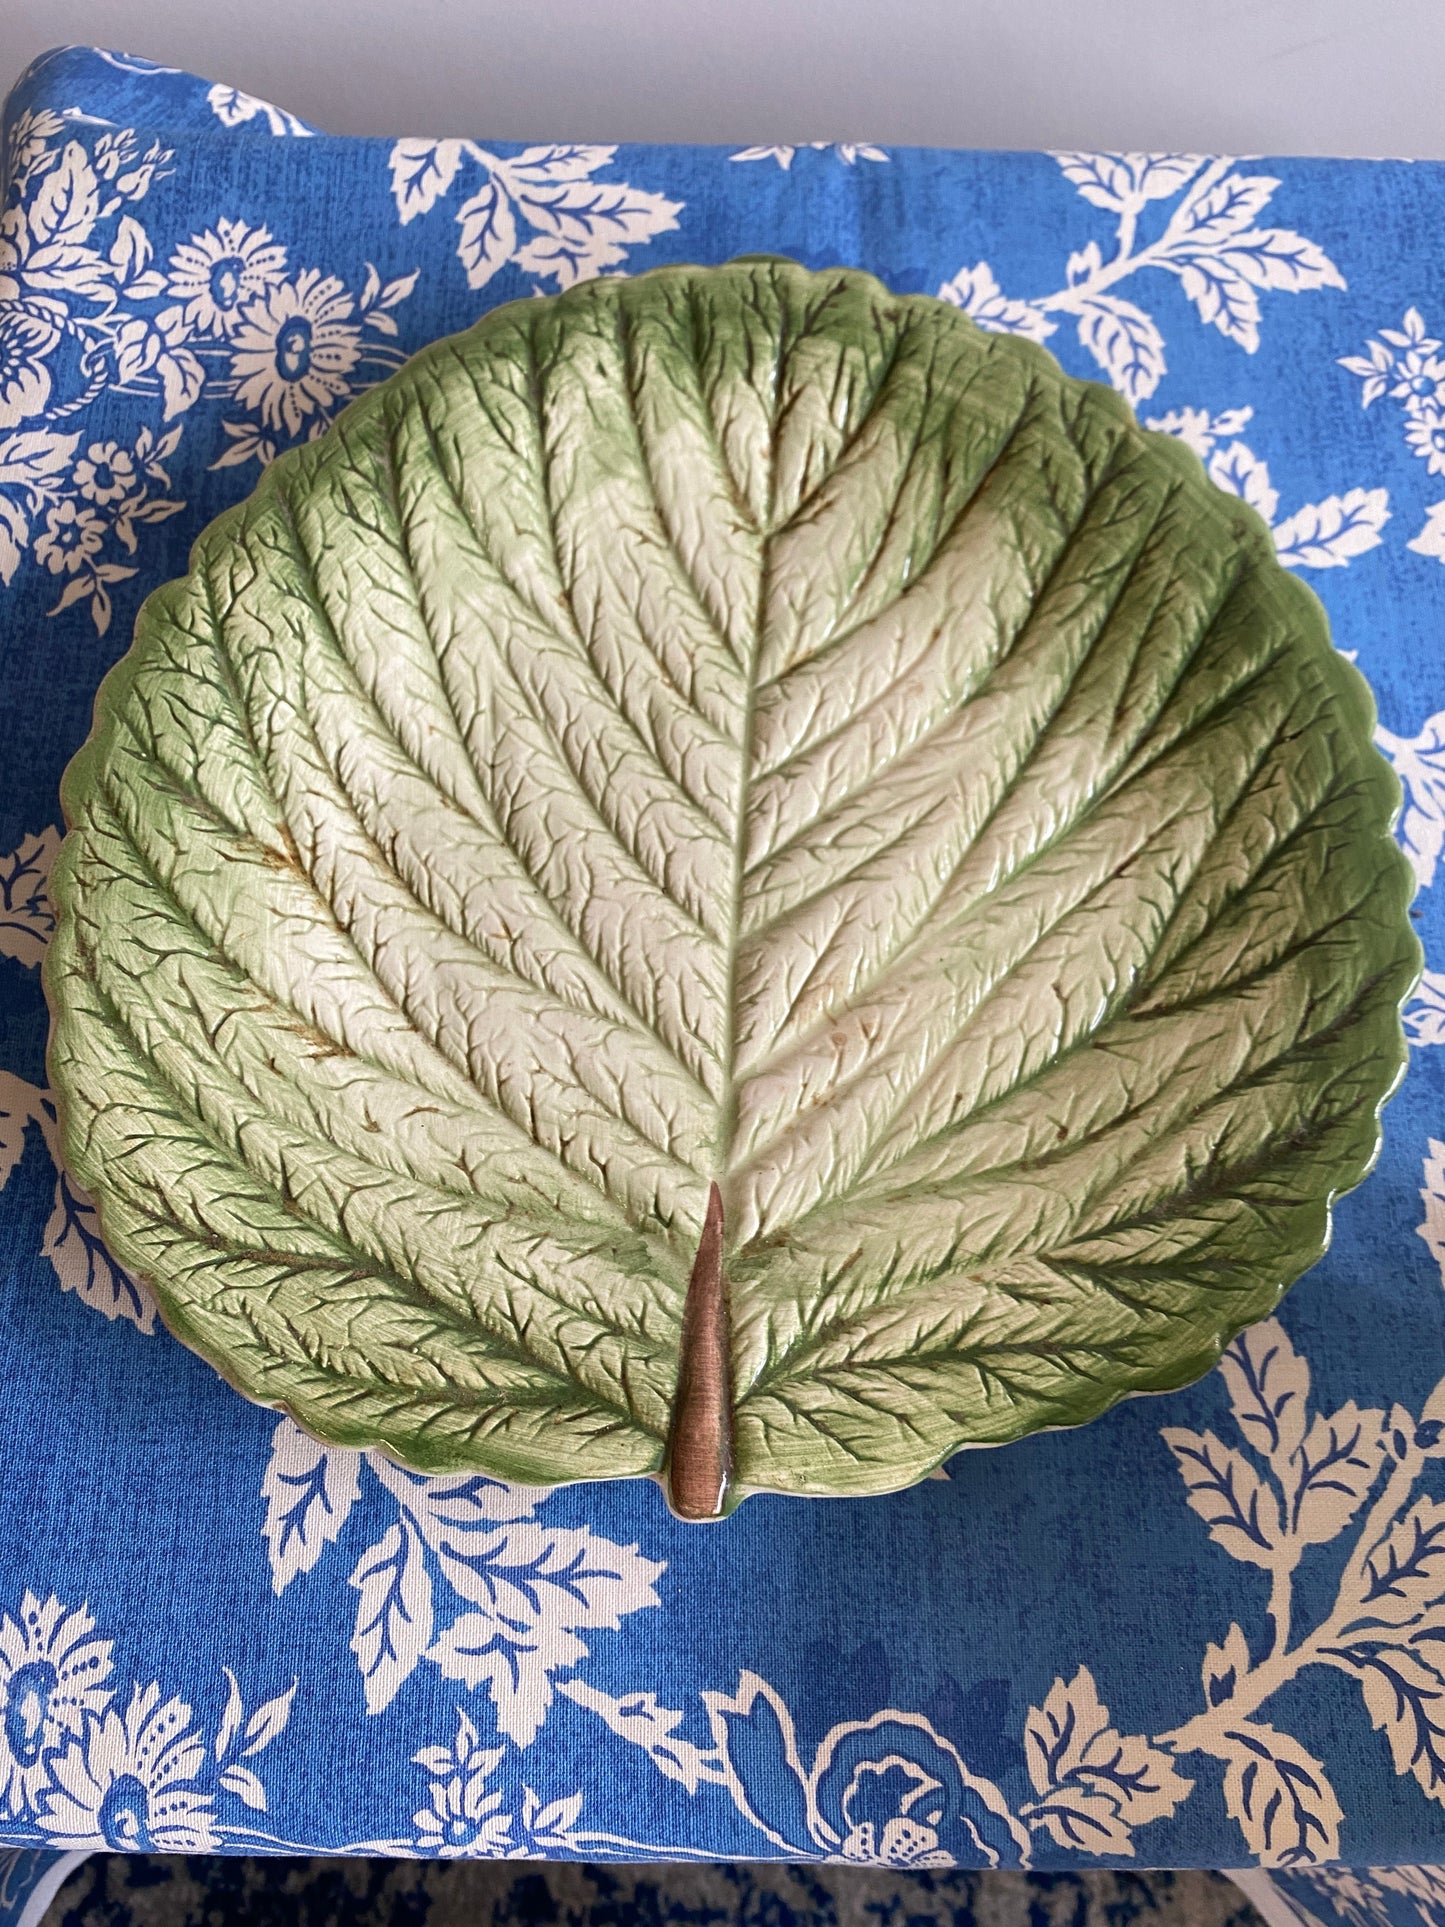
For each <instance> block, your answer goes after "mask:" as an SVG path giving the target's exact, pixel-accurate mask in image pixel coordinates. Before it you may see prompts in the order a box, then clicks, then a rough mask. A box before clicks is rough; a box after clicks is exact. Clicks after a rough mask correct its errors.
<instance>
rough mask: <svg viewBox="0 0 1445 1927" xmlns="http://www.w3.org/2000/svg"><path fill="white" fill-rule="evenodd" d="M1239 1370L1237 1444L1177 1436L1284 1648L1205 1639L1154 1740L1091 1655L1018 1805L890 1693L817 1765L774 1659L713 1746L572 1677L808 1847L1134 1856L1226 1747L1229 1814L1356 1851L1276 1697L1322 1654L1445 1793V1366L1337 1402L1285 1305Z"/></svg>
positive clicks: (1217, 1537) (729, 1698)
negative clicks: (1331, 1570)
mask: <svg viewBox="0 0 1445 1927" xmlns="http://www.w3.org/2000/svg"><path fill="white" fill-rule="evenodd" d="M1431 1149H1432V1154H1433V1165H1432V1167H1431V1169H1430V1170H1429V1171H1427V1176H1428V1177H1430V1180H1431V1184H1432V1186H1433V1189H1434V1192H1435V1194H1436V1202H1437V1204H1438V1205H1439V1207H1440V1209H1439V1215H1438V1217H1437V1218H1436V1220H1435V1225H1434V1234H1433V1235H1435V1236H1436V1238H1437V1239H1438V1245H1439V1248H1437V1250H1436V1255H1437V1257H1442V1258H1445V1145H1432V1147H1431ZM1428 1202H1429V1198H1428V1196H1427V1203H1428ZM1426 1235H1427V1236H1429V1235H1432V1234H1431V1233H1430V1232H1429V1231H1427V1232H1426ZM1221 1373H1222V1381H1223V1386H1224V1389H1225V1391H1226V1392H1227V1394H1228V1397H1229V1403H1230V1410H1231V1414H1232V1417H1233V1420H1234V1424H1235V1427H1236V1430H1237V1432H1238V1436H1239V1440H1240V1443H1239V1444H1238V1445H1235V1444H1231V1443H1228V1442H1227V1441H1225V1440H1224V1439H1221V1438H1220V1437H1218V1436H1217V1435H1216V1434H1215V1433H1213V1432H1208V1431H1206V1432H1194V1431H1190V1430H1187V1429H1185V1428H1181V1427H1166V1428H1165V1429H1164V1431H1163V1432H1162V1434H1161V1436H1162V1437H1163V1439H1164V1441H1165V1443H1166V1444H1167V1445H1168V1446H1169V1447H1170V1449H1171V1450H1172V1451H1173V1453H1174V1455H1175V1458H1176V1461H1177V1463H1178V1465H1179V1469H1180V1471H1181V1473H1182V1474H1183V1477H1184V1483H1185V1489H1186V1493H1187V1497H1188V1503H1189V1505H1190V1507H1191V1508H1192V1510H1193V1511H1194V1512H1196V1513H1197V1514H1198V1515H1199V1517H1200V1518H1201V1519H1202V1520H1203V1521H1204V1523H1205V1525H1206V1526H1207V1527H1208V1529H1209V1535H1210V1538H1211V1539H1212V1540H1213V1542H1214V1543H1215V1544H1216V1545H1217V1546H1218V1547H1219V1548H1220V1549H1221V1550H1222V1551H1224V1552H1225V1553H1227V1554H1228V1555H1229V1556H1230V1557H1231V1558H1234V1559H1237V1560H1240V1561H1242V1562H1244V1563H1245V1564H1246V1565H1249V1566H1252V1567H1254V1568H1256V1569H1258V1570H1259V1571H1261V1572H1262V1573H1264V1574H1267V1575H1268V1577H1269V1582H1270V1583H1269V1598H1268V1609H1267V1611H1268V1621H1269V1626H1270V1638H1269V1640H1268V1642H1267V1647H1266V1650H1264V1651H1263V1652H1260V1651H1258V1650H1256V1649H1255V1648H1254V1647H1253V1646H1252V1645H1251V1643H1250V1641H1249V1639H1248V1638H1247V1637H1246V1635H1245V1633H1244V1631H1243V1630H1242V1628H1241V1627H1239V1626H1237V1625H1235V1626H1231V1627H1230V1628H1229V1629H1228V1631H1227V1633H1226V1634H1225V1636H1224V1638H1223V1640H1222V1641H1221V1643H1220V1644H1219V1645H1217V1646H1215V1645H1210V1646H1209V1647H1208V1648H1207V1649H1206V1651H1205V1653H1204V1657H1203V1663H1202V1668H1201V1679H1202V1687H1203V1699H1204V1710H1203V1711H1202V1712H1200V1713H1198V1714H1196V1715H1195V1716H1193V1717H1192V1718H1190V1719H1188V1720H1186V1721H1185V1722H1184V1723H1183V1724H1182V1725H1180V1726H1176V1727H1174V1728H1173V1729H1172V1730H1171V1731H1169V1732H1165V1733H1161V1734H1157V1735H1155V1736H1154V1737H1153V1738H1152V1739H1149V1738H1145V1737H1144V1736H1142V1735H1138V1734H1132V1735H1131V1734H1126V1733H1121V1732H1120V1731H1119V1730H1118V1729H1117V1728H1116V1727H1115V1725H1114V1723H1113V1720H1112V1718H1111V1715H1110V1713H1109V1709H1108V1708H1107V1707H1106V1706H1105V1705H1104V1704H1103V1703H1102V1702H1101V1700H1100V1697H1099V1692H1098V1688H1097V1686H1096V1685H1095V1682H1094V1679H1093V1676H1092V1674H1091V1673H1090V1672H1089V1670H1088V1668H1087V1667H1084V1666H1080V1667H1079V1668H1078V1670H1077V1671H1076V1672H1075V1674H1074V1677H1073V1678H1072V1679H1071V1680H1069V1681H1067V1682H1065V1680H1063V1679H1062V1678H1060V1679H1056V1680H1055V1681H1054V1684H1053V1686H1052V1688H1051V1689H1050V1691H1049V1693H1048V1695H1047V1696H1046V1698H1045V1699H1044V1702H1043V1704H1042V1705H1041V1706H1034V1707H1030V1708H1029V1710H1028V1713H1027V1715H1026V1717H1025V1721H1024V1743H1025V1755H1026V1760H1027V1765H1028V1772H1029V1778H1030V1781H1031V1782H1032V1785H1033V1789H1034V1797H1033V1798H1031V1799H1030V1800H1028V1801H1026V1802H1025V1803H1024V1804H1023V1805H1021V1806H1020V1807H1019V1808H1018V1809H1017V1811H1010V1809H1009V1807H1008V1805H1007V1803H1006V1802H1005V1800H1004V1798H1003V1795H1002V1794H1001V1792H1000V1791H999V1789H998V1788H997V1787H996V1786H993V1785H992V1784H991V1783H990V1782H988V1781H986V1780H984V1779H982V1778H981V1777H980V1776H978V1775H977V1774H975V1773H973V1772H971V1771H970V1769H969V1768H968V1767H967V1766H966V1765H965V1764H964V1762H963V1760H962V1757H961V1756H960V1755H959V1753H958V1751H957V1749H956V1748H954V1747H953V1746H952V1744H951V1743H950V1742H949V1741H948V1740H947V1739H946V1738H944V1737H943V1736H942V1735H941V1734H939V1733H938V1732H937V1731H936V1729H935V1728H934V1727H933V1726H932V1725H931V1724H930V1723H929V1722H928V1721H927V1720H925V1719H923V1718H922V1717H921V1716H920V1715H918V1714H910V1713H905V1712H901V1711H899V1710H897V1709H893V1708H890V1709H886V1710H884V1711H882V1712H879V1713H877V1714H875V1715H874V1716H873V1717H872V1719H870V1720H865V1721H851V1722H846V1723H844V1724H843V1725H841V1726H838V1727H835V1728H834V1729H833V1731H832V1732H831V1733H830V1734H829V1735H828V1736H827V1738H826V1739H825V1740H824V1742H823V1744H822V1746H821V1747H820V1748H819V1750H818V1753H817V1754H816V1755H815V1757H814V1759H813V1761H812V1763H811V1764H810V1765H805V1764H804V1762H803V1760H802V1758H801V1756H800V1754H799V1751H798V1747H797V1742H796V1738H795V1734H794V1728H793V1721H792V1716H791V1714H790V1712H789V1710H788V1708H787V1706H786V1705H785V1703H784V1702H783V1700H782V1699H781V1698H780V1696H779V1695H778V1694H777V1693H776V1691H775V1690H774V1689H773V1688H772V1687H771V1686H769V1685H768V1684H767V1682H766V1681H764V1680H762V1679H761V1678H759V1677H758V1676H757V1675H755V1674H747V1673H745V1674H744V1675H743V1677H742V1679H741V1680H740V1682H739V1684H738V1687H737V1689H736V1691H735V1692H733V1693H731V1694H722V1693H716V1692H705V1693H704V1694H703V1695H702V1700H703V1705H704V1710H705V1712H706V1714H707V1719H708V1724H709V1727H710V1729H711V1744H710V1745H708V1744H705V1743H699V1741H697V1740H695V1739H689V1738H688V1737H687V1736H686V1733H685V1732H682V1731H680V1730H679V1729H682V1728H684V1727H685V1726H686V1725H687V1724H688V1716H687V1714H686V1712H685V1711H684V1710H682V1709H674V1708H671V1707H666V1706H662V1705H660V1704H659V1703H658V1701H657V1698H656V1696H655V1695H654V1694H652V1693H650V1692H639V1693H635V1694H632V1695H623V1696H620V1697H618V1696H613V1695H609V1694H607V1693H603V1692H600V1691H599V1690H598V1689H596V1688H595V1687H593V1686H591V1685H590V1684H589V1683H588V1682H586V1681H581V1680H574V1681H564V1682H563V1683H562V1685H561V1687H560V1689H559V1690H560V1691H561V1692H562V1693H563V1694H565V1695H566V1697H567V1698H569V1699H571V1700H572V1701H573V1702H574V1703H575V1704H577V1705H578V1706H580V1707H582V1708H584V1709H585V1710H587V1711H589V1712H591V1713H593V1714H595V1715H596V1716H597V1717H598V1718H599V1719H600V1720H602V1722H603V1723H604V1724H605V1725H606V1726H607V1727H608V1728H609V1729H610V1730H611V1731H612V1732H613V1733H615V1734H617V1735H618V1737H619V1738H621V1739H624V1740H627V1741H628V1742H629V1743H630V1744H632V1745H633V1746H636V1747H637V1748H639V1749H640V1750H641V1751H642V1752H643V1753H644V1754H645V1755H646V1756H647V1757H648V1758H649V1759H650V1760H651V1761H652V1763H653V1765H654V1766H655V1767H656V1768H657V1770H658V1772H659V1773H660V1774H662V1775H663V1776H664V1777H665V1778H667V1779H671V1780H676V1781H679V1782H680V1783H682V1784H683V1785H684V1786H685V1787H686V1788H687V1790H688V1791H689V1792H690V1793H692V1794H694V1795H697V1794H700V1793H701V1792H702V1791H703V1790H704V1789H706V1788H707V1787H710V1786H721V1787H723V1788H725V1789H726V1790H727V1793H728V1794H729V1796H730V1797H731V1800H732V1803H733V1805H734V1807H735V1808H736V1810H737V1811H738V1812H739V1813H741V1814H742V1815H744V1817H745V1818H746V1819H747V1820H748V1821H749V1822H750V1823H751V1824H752V1825H753V1826H755V1827H756V1828H757V1829H758V1830H759V1831H760V1833H762V1834H763V1836H764V1837H765V1838H766V1839H767V1840H768V1841H769V1842H770V1843H771V1844H772V1845H773V1846H775V1847H780V1848H782V1849H784V1850H785V1851H786V1852H787V1853H788V1855H789V1856H790V1857H795V1858H799V1859H803V1858H808V1857H814V1858H816V1857H819V1855H825V1856H827V1857H831V1858H839V1857H841V1858H845V1859H847V1858H854V1857H856V1858H860V1859H867V1860H870V1861H872V1862H875V1863H876V1862H878V1861H883V1862H885V1863H886V1864H888V1865H895V1866H906V1865H912V1866H919V1867H922V1866H934V1865H938V1866H943V1865H952V1864H956V1863H958V1862H959V1861H960V1860H962V1861H963V1862H964V1863H965V1864H970V1865H976V1864H978V1861H979V1859H980V1858H984V1859H987V1860H989V1861H990V1862H991V1864H994V1865H998V1864H1003V1863H1008V1862H1017V1861H1022V1862H1023V1863H1024V1864H1027V1861H1028V1857H1029V1852H1030V1844H1031V1840H1032V1838H1033V1837H1034V1836H1035V1835H1039V1834H1042V1835H1044V1836H1046V1837H1047V1838H1048V1839H1049V1840H1051V1841H1052V1842H1053V1843H1054V1844H1055V1845H1057V1846H1060V1847H1063V1848H1066V1849H1067V1850H1069V1851H1071V1852H1074V1853H1083V1854H1100V1855H1103V1854H1108V1855H1113V1856H1116V1857H1128V1856H1131V1855H1133V1854H1134V1853H1135V1852H1136V1850H1137V1849H1136V1846H1135V1840H1134V1836H1135V1833H1136V1831H1137V1829H1138V1828H1139V1827H1141V1826H1143V1825H1146V1824H1148V1823H1149V1822H1152V1821H1155V1820H1160V1819H1165V1818H1167V1817H1169V1816H1170V1815H1171V1814H1173V1813H1174V1812H1175V1811H1176V1810H1177V1809H1178V1807H1179V1806H1180V1805H1181V1804H1182V1803H1183V1802H1184V1801H1185V1800H1187V1799H1188V1798H1189V1796H1190V1794H1191V1793H1192V1791H1193V1788H1194V1785H1195V1782H1194V1781H1193V1780H1191V1779H1186V1778H1184V1777H1183V1776H1182V1774H1181V1773H1180V1772H1179V1770H1178V1766H1177V1764H1176V1762H1178V1761H1182V1760H1184V1759H1187V1758H1188V1757H1189V1756H1191V1755H1202V1756H1204V1757H1205V1758H1206V1759H1213V1760H1217V1761H1218V1762H1220V1764H1221V1766H1222V1768H1223V1791H1224V1799H1225V1805H1226V1808H1227V1810H1228V1812H1229V1814H1230V1816H1231V1817H1232V1818H1233V1819H1234V1820H1235V1821H1236V1822H1237V1823H1238V1825H1239V1828H1240V1831H1241V1833H1242V1835H1243V1837H1244V1841H1245V1845H1246V1847H1247V1848H1248V1850H1249V1852H1250V1853H1251V1854H1252V1855H1254V1856H1255V1858H1256V1859H1257V1860H1258V1862H1259V1863H1260V1865H1262V1866H1266V1867H1302V1866H1310V1865H1314V1864H1317V1863H1319V1862H1322V1861H1328V1860H1331V1859H1334V1858H1337V1857H1338V1854H1339V1851H1340V1827H1341V1824H1342V1821H1343V1817H1344V1816H1343V1814H1342V1812H1341V1810H1340V1805H1339V1801H1338V1800H1337V1798H1336V1797H1335V1793H1334V1789H1333V1788H1332V1787H1331V1785H1330V1781H1329V1777H1328V1774H1327V1772H1326V1769H1325V1766H1324V1765H1323V1763H1322V1762H1321V1761H1319V1760H1317V1759H1315V1758H1314V1757H1313V1756H1312V1755H1311V1754H1310V1753H1309V1752H1308V1751H1307V1750H1306V1748H1305V1747H1303V1746H1302V1745H1301V1744H1300V1742H1299V1741H1298V1740H1296V1739H1295V1738H1294V1736H1293V1735H1292V1734H1290V1733H1287V1732H1284V1731H1281V1730H1280V1729H1278V1728H1275V1727H1273V1726H1270V1725H1268V1724H1267V1723H1266V1722H1265V1721H1264V1720H1263V1719H1262V1718H1261V1717H1260V1715H1261V1713H1262V1711H1263V1709H1264V1708H1265V1706H1266V1705H1267V1703H1268V1702H1269V1701H1270V1700H1271V1699H1272V1698H1273V1697H1274V1695H1275V1694H1277V1693H1278V1692H1279V1691H1280V1690H1281V1689H1282V1688H1283V1687H1284V1686H1286V1685H1288V1684H1289V1683H1290V1682H1291V1681H1293V1680H1295V1679H1297V1678H1298V1677H1299V1676H1300V1675H1301V1674H1302V1673H1303V1672H1304V1671H1305V1670H1306V1669H1307V1668H1309V1667H1312V1666H1322V1667H1329V1668H1331V1669H1332V1670H1335V1671H1338V1672H1343V1673H1344V1674H1346V1675H1347V1676H1348V1677H1349V1678H1351V1679H1352V1680H1354V1681H1355V1682H1356V1683H1357V1684H1358V1685H1359V1687H1360V1690H1361V1694H1362V1697H1363V1699H1364V1704H1365V1710H1366V1712H1367V1713H1368V1714H1369V1716H1370V1720H1371V1723H1372V1724H1373V1725H1374V1726H1375V1727H1376V1729H1377V1730H1379V1731H1381V1732H1382V1733H1383V1735H1384V1736H1385V1739H1386V1741H1387V1743H1388V1746H1389V1750H1390V1757H1391V1759H1392V1761H1393V1763H1394V1767H1395V1771H1396V1772H1397V1773H1399V1774H1402V1775H1404V1774H1410V1775H1413V1777H1414V1778H1415V1780H1416V1781H1417V1782H1418V1784H1419V1786H1420V1787H1421V1789H1422V1790H1423V1791H1424V1792H1425V1793H1426V1794H1427V1795H1428V1796H1429V1797H1430V1798H1431V1799H1433V1800H1437V1801H1439V1802H1441V1804H1445V1655H1442V1652H1441V1646H1442V1637H1441V1633H1440V1630H1439V1628H1440V1625H1441V1620H1442V1612H1445V1504H1442V1503H1441V1502H1439V1501H1437V1500H1435V1499H1434V1498H1432V1497H1430V1496H1429V1495H1428V1494H1422V1493H1421V1492H1420V1490H1419V1481H1420V1477H1421V1474H1422V1472H1423V1471H1424V1468H1425V1466H1426V1464H1427V1463H1428V1462H1430V1461H1432V1460H1435V1459H1439V1458H1445V1381H1442V1382H1441V1384H1440V1385H1438V1386H1437V1387H1436V1389H1435V1390H1434V1392H1433V1393H1432V1394H1431V1395H1430V1397H1429V1398H1428V1399H1427V1400H1426V1402H1425V1406H1424V1409H1423V1412H1422V1414H1421V1416H1420V1417H1419V1418H1418V1419H1417V1418H1416V1417H1414V1416H1413V1415H1412V1414H1411V1413H1410V1412H1408V1411H1406V1409H1405V1408H1404V1407H1403V1406H1402V1405H1399V1404H1396V1405H1395V1406H1393V1407H1392V1408H1391V1409H1390V1410H1389V1411H1388V1412H1387V1411H1385V1410H1383V1409H1380V1410H1373V1409H1362V1408H1360V1407H1359V1406H1357V1405H1356V1404H1355V1403H1354V1402H1353V1401H1350V1402H1348V1403H1346V1404H1345V1405H1343V1406H1341V1407H1340V1408H1339V1410H1338V1411H1335V1412H1320V1411H1317V1410H1315V1409H1313V1408H1312V1406H1311V1402H1310V1373H1309V1366H1308V1364H1307V1362H1306V1360H1305V1359H1304V1358H1303V1357H1302V1356H1301V1355H1300V1354H1299V1353H1298V1352H1297V1351H1296V1350H1295V1348H1294V1347H1293V1345H1292V1344H1291V1343H1290V1340H1289V1338H1288V1336H1287V1334H1286V1333H1285V1331H1284V1328H1283V1326H1282V1325H1281V1324H1280V1323H1279V1321H1278V1320H1277V1319H1273V1318H1271V1319H1266V1320H1265V1321H1264V1322H1263V1323H1262V1324H1260V1325H1256V1326H1255V1327H1253V1329H1252V1330H1250V1331H1247V1332H1245V1333H1244V1334H1243V1336H1242V1337H1240V1338H1238V1339H1236V1341H1235V1342H1234V1344H1233V1345H1231V1346H1230V1347H1229V1349H1228V1351H1227V1352H1226V1353H1225V1356H1224V1360H1223V1365H1222V1368H1221ZM1352 1529H1353V1533H1352V1537H1351V1539H1350V1541H1349V1543H1348V1545H1347V1549H1346V1551H1345V1554H1344V1559H1343V1563H1342V1566H1341V1568H1340V1572H1339V1578H1338V1582H1337V1587H1336V1593H1335V1598H1334V1602H1333V1604H1332V1605H1331V1606H1330V1608H1329V1610H1328V1611H1327V1612H1326V1614H1325V1615H1324V1617H1323V1618H1322V1619H1321V1620H1320V1621H1319V1623H1318V1624H1316V1625H1314V1626H1312V1627H1309V1628H1307V1629H1304V1630H1301V1629H1300V1628H1299V1627H1298V1626H1297V1625H1296V1623H1295V1608H1294V1577H1295V1574H1296V1571H1297V1570H1298V1567H1299V1564H1300V1561H1301V1558H1302V1557H1303V1555H1304V1554H1305V1552H1306V1551H1308V1550H1312V1549H1315V1548H1319V1547H1324V1546H1328V1545H1331V1544H1332V1543H1334V1542H1335V1541H1336V1540H1339V1539H1341V1538H1342V1537H1343V1536H1344V1535H1345V1534H1347V1533H1351V1531H1352ZM743 1732H746V1743H745V1744H739V1743H738V1741H739V1738H740V1736H741V1734H742V1733H743Z"/></svg>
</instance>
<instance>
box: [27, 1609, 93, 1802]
mask: <svg viewBox="0 0 1445 1927" xmlns="http://www.w3.org/2000/svg"><path fill="white" fill-rule="evenodd" d="M94 1632H95V1621H94V1620H93V1619H92V1618H91V1616H90V1614H89V1612H87V1611H86V1609H85V1608H84V1607H81V1608H80V1609H79V1610H77V1611H75V1612H67V1611H66V1610H65V1608H64V1607H63V1606H62V1605H61V1603H60V1601H59V1600H58V1599H57V1598H56V1597H55V1595H54V1593H52V1594H51V1595H50V1597H49V1598H48V1599H45V1600H43V1601H42V1600H40V1599H37V1598H36V1596H35V1594H34V1593H32V1592H27V1593H26V1594H25V1596H24V1598H23V1599H22V1600H21V1602H20V1610H19V1613H18V1614H17V1615H16V1617H15V1618H13V1619H12V1618H11V1616H10V1614H9V1613H6V1614H5V1615H4V1616H3V1617H0V1800H3V1802H4V1809H5V1812H6V1813H7V1814H9V1815H11V1816H12V1817H14V1816H16V1815H19V1814H23V1813H26V1812H33V1811H34V1810H35V1802H36V1797H37V1795H38V1794H39V1791H40V1788H41V1787H42V1786H43V1785H44V1783H45V1780H46V1777H47V1772H48V1763H49V1756H51V1755H53V1754H54V1753H55V1752H56V1750H57V1748H58V1747H59V1746H60V1743H61V1740H62V1737H63V1736H65V1735H68V1734H69V1735H76V1734H80V1733H81V1732H83V1730H84V1724H85V1718H86V1715H87V1714H98V1713H100V1712H102V1711H103V1710H104V1708H105V1705H106V1703H107V1701H108V1700H109V1699H110V1694H109V1692H108V1691H106V1690H104V1688H105V1682H106V1680H107V1679H109V1677H110V1672H111V1659H110V1655H111V1647H112V1642H111V1641H110V1640H108V1639H95V1638H93V1637H92V1634H93V1633H94Z"/></svg>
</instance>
